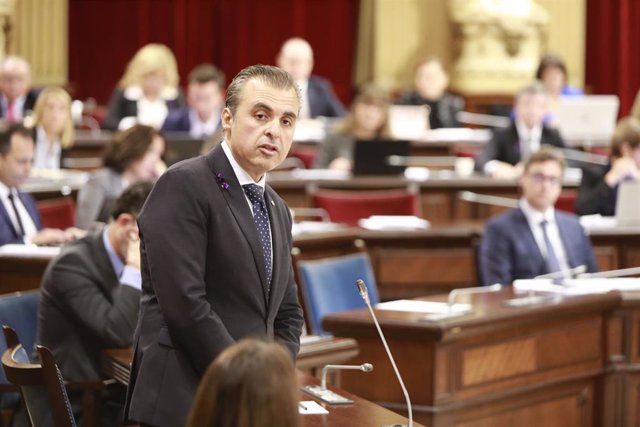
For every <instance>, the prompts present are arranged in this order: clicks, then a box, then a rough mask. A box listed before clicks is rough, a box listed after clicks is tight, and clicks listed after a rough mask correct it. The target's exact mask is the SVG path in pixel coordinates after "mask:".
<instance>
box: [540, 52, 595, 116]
mask: <svg viewBox="0 0 640 427" xmlns="http://www.w3.org/2000/svg"><path fill="white" fill-rule="evenodd" d="M567 76H568V74H567V66H566V65H565V63H564V61H563V60H562V58H560V57H559V56H557V55H554V54H553V53H547V54H546V55H544V56H543V57H542V58H541V59H540V63H539V64H538V69H537V70H536V79H537V80H538V81H539V82H540V83H542V85H543V86H544V88H545V90H546V91H547V95H548V96H549V104H548V107H547V109H548V111H549V113H548V116H547V118H546V122H548V123H553V121H554V120H555V115H556V113H557V111H558V104H559V102H560V98H561V97H563V96H576V95H582V94H583V93H582V90H581V89H579V88H575V87H571V86H568V85H567Z"/></svg>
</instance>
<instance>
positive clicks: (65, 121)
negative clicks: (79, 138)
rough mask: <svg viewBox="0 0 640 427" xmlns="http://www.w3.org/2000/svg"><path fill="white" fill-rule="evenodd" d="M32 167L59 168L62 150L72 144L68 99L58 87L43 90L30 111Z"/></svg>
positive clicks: (71, 125) (65, 93)
mask: <svg viewBox="0 0 640 427" xmlns="http://www.w3.org/2000/svg"><path fill="white" fill-rule="evenodd" d="M32 120H33V129H34V130H33V132H34V133H33V140H34V141H35V153H34V160H33V167H34V168H37V169H60V159H61V154H62V150H65V149H68V148H70V147H71V146H72V145H73V137H74V131H73V119H72V118H71V97H70V96H69V94H68V93H67V91H65V90H64V89H62V88H60V87H53V86H52V87H48V88H46V89H44V90H43V91H42V92H41V93H40V96H38V100H37V101H36V105H35V107H34V109H33V116H32Z"/></svg>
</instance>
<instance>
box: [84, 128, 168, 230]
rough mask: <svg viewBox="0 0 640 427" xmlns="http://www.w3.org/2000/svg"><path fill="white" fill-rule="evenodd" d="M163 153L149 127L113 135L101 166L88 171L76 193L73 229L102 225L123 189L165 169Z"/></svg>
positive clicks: (161, 143) (162, 145) (161, 144)
mask: <svg viewBox="0 0 640 427" xmlns="http://www.w3.org/2000/svg"><path fill="white" fill-rule="evenodd" d="M164 150H165V140H164V138H163V136H162V135H161V134H160V132H159V131H157V130H156V129H154V128H152V127H151V126H146V125H135V126H133V127H131V128H129V129H127V130H125V131H122V132H120V133H118V134H116V135H115V136H114V139H113V141H111V143H110V144H109V145H108V146H107V148H106V150H105V153H104V155H103V163H104V167H103V168H101V169H98V170H96V171H94V172H92V173H91V175H90V177H89V180H88V182H87V183H86V184H85V185H84V186H83V187H82V188H81V189H80V191H79V192H78V205H77V208H76V226H77V227H78V228H81V229H85V230H86V229H88V228H89V227H90V226H91V225H92V224H93V222H95V221H100V222H105V221H106V220H107V219H108V217H109V211H110V209H111V208H112V205H113V202H114V201H115V200H116V199H117V198H118V197H119V196H120V194H121V193H122V191H123V190H124V189H125V188H127V187H128V186H129V185H131V184H133V183H136V182H139V181H155V180H156V179H157V178H158V177H159V176H160V174H162V172H164V169H166V167H165V166H164V163H163V162H162V159H161V157H162V154H163V153H164Z"/></svg>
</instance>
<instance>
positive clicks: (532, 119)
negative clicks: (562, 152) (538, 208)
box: [475, 83, 564, 179]
mask: <svg viewBox="0 0 640 427" xmlns="http://www.w3.org/2000/svg"><path fill="white" fill-rule="evenodd" d="M547 105H548V95H547V93H546V91H545V89H544V87H543V86H542V85H541V84H539V83H534V84H532V85H530V86H527V87H526V88H524V89H522V90H521V91H520V92H519V93H518V95H517V96H516V99H515V106H514V112H515V118H513V119H512V120H511V124H510V125H509V126H508V127H506V128H504V129H496V130H495V131H494V133H493V137H492V138H491V140H490V141H489V142H488V143H487V144H486V145H485V146H484V147H483V149H482V151H480V153H479V154H478V157H476V164H475V168H476V170H477V171H478V172H484V173H485V174H487V175H490V176H492V177H494V178H502V179H510V178H517V177H518V176H520V174H521V173H522V163H521V162H522V161H523V160H526V159H527V158H528V157H529V156H530V155H531V154H533V153H535V152H536V151H538V150H539V149H540V147H541V146H543V145H545V144H546V145H551V146H554V147H564V140H563V139H562V137H561V136H560V133H559V132H558V131H557V130H556V129H553V128H551V127H549V126H547V125H546V124H545V123H544V118H545V114H546V113H547Z"/></svg>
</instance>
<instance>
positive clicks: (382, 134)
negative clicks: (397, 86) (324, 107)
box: [314, 84, 391, 171]
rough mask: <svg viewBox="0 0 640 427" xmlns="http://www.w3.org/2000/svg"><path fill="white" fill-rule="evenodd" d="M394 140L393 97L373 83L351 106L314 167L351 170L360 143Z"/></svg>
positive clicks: (320, 152)
mask: <svg viewBox="0 0 640 427" xmlns="http://www.w3.org/2000/svg"><path fill="white" fill-rule="evenodd" d="M377 138H383V139H388V138H391V129H390V126H389V95H388V94H387V92H386V91H384V90H383V89H381V88H379V87H378V86H375V85H373V84H368V85H365V86H363V87H362V88H361V90H360V92H359V93H358V95H357V96H356V97H355V99H354V100H353V102H352V103H351V108H350V110H349V113H348V114H347V116H346V117H345V118H344V120H343V121H342V122H341V123H339V124H338V125H337V126H336V128H335V130H334V131H333V133H331V134H329V135H328V136H327V138H326V139H325V141H324V142H323V144H322V145H321V146H320V150H319V152H318V156H317V157H316V159H315V162H314V167H315V168H322V169H336V170H347V171H349V170H351V168H352V167H353V152H354V147H355V142H356V140H373V139H377Z"/></svg>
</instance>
